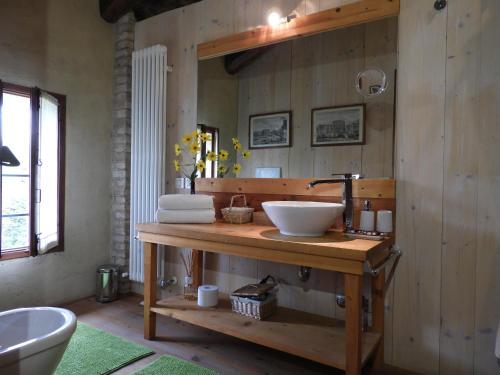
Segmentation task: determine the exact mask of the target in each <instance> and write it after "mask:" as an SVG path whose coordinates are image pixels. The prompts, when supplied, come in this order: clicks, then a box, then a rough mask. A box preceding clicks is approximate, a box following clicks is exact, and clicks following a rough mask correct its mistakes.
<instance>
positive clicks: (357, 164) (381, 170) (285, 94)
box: [200, 18, 397, 178]
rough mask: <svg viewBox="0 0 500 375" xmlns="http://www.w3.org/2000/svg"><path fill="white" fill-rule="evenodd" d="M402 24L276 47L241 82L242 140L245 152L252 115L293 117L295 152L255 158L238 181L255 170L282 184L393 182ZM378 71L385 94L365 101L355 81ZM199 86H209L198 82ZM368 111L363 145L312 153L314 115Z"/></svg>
mask: <svg viewBox="0 0 500 375" xmlns="http://www.w3.org/2000/svg"><path fill="white" fill-rule="evenodd" d="M396 44H397V19H396V18H388V19H384V20H381V21H377V22H373V23H370V24H366V25H360V26H355V27H350V28H347V29H341V30H335V31H330V32H326V33H323V34H318V35H314V36H310V37H307V38H302V39H298V40H294V41H290V42H284V43H280V44H277V45H275V46H273V48H272V49H271V50H270V51H268V52H266V54H265V55H264V56H262V57H260V58H259V59H258V60H257V61H254V62H253V63H252V64H251V65H249V66H247V67H246V68H244V69H243V70H242V71H241V72H240V73H239V74H238V88H239V105H238V137H239V139H240V141H241V142H242V144H243V145H244V146H245V147H246V146H247V145H248V135H249V134H248V126H249V125H248V119H249V116H250V115H254V114H261V113H269V112H277V111H287V110H291V111H292V147H290V148H275V149H264V150H253V151H252V157H251V158H250V159H249V160H241V158H240V160H239V162H240V163H242V165H243V166H244V168H243V172H242V174H241V177H253V176H255V169H256V168H257V167H281V170H282V175H283V177H284V178H287V177H289V178H304V177H330V176H331V175H332V173H344V171H349V172H352V173H361V174H363V175H364V176H365V177H368V178H377V177H392V176H393V141H394V126H393V125H394V118H393V114H394V96H395V93H394V76H395V74H394V73H395V69H396ZM372 66H377V67H380V68H382V69H384V71H385V72H387V75H388V81H389V85H390V86H389V87H388V90H387V92H386V93H385V94H384V95H382V96H380V97H377V98H373V99H370V100H366V99H365V98H363V97H362V96H361V95H359V94H358V93H357V91H356V88H355V86H354V80H355V77H356V74H357V73H358V72H359V71H362V70H363V69H365V68H366V67H372ZM200 81H204V80H203V79H201V78H200ZM359 103H366V145H363V146H330V147H311V110H312V109H313V108H321V107H331V106H340V105H351V104H359Z"/></svg>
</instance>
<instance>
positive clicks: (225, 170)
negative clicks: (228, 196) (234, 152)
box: [217, 164, 227, 175]
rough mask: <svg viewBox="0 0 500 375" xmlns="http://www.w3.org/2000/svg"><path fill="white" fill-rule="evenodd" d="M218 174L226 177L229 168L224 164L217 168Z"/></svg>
mask: <svg viewBox="0 0 500 375" xmlns="http://www.w3.org/2000/svg"><path fill="white" fill-rule="evenodd" d="M217 172H219V173H220V174H222V175H224V174H226V172H227V167H226V166H225V165H224V164H221V165H219V166H218V167H217Z"/></svg>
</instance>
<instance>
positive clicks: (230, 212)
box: [221, 194, 253, 224]
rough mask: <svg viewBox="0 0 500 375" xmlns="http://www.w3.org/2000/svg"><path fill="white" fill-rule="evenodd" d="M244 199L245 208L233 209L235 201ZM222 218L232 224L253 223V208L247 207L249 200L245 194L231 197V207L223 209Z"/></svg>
mask: <svg viewBox="0 0 500 375" xmlns="http://www.w3.org/2000/svg"><path fill="white" fill-rule="evenodd" d="M241 197H243V202H244V206H243V207H233V203H234V199H235V198H241ZM221 212H222V217H223V218H224V220H225V221H227V222H228V223H231V224H244V223H249V222H251V221H252V213H253V208H249V207H247V198H246V197H245V195H244V194H240V195H234V196H232V197H231V205H230V206H229V207H226V208H223V209H221Z"/></svg>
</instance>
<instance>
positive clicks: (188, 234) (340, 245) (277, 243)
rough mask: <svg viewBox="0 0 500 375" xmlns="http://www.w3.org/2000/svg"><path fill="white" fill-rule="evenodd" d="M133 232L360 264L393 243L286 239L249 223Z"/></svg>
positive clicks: (329, 237)
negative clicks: (358, 262)
mask: <svg viewBox="0 0 500 375" xmlns="http://www.w3.org/2000/svg"><path fill="white" fill-rule="evenodd" d="M136 229H137V231H138V232H139V239H141V240H143V241H146V242H147V241H148V239H147V238H146V237H148V236H145V235H144V234H152V235H156V236H166V237H180V238H185V239H193V240H200V241H209V242H217V243H221V244H227V245H239V246H248V247H253V248H255V247H258V248H263V249H270V250H279V251H281V252H292V253H298V254H303V255H315V256H321V257H327V258H337V259H345V260H355V261H361V262H363V261H366V260H370V259H372V256H373V255H375V254H376V253H380V250H385V249H388V248H389V247H390V245H392V244H393V243H394V240H393V238H386V239H384V240H380V241H375V240H365V239H352V238H348V237H346V236H344V235H343V233H341V232H335V231H329V232H327V233H326V234H325V235H324V236H322V237H290V236H285V235H282V234H280V232H279V231H278V229H277V228H275V227H271V226H261V225H255V224H253V223H249V224H229V223H225V222H217V223H214V224H160V223H145V224H137V226H136ZM377 258H378V257H377Z"/></svg>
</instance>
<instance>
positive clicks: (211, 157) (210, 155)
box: [207, 151, 217, 161]
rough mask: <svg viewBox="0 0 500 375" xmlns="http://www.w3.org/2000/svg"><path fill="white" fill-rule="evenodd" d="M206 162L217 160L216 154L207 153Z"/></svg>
mask: <svg viewBox="0 0 500 375" xmlns="http://www.w3.org/2000/svg"><path fill="white" fill-rule="evenodd" d="M207 160H210V161H216V160H217V154H216V153H215V152H213V151H209V152H208V153H207Z"/></svg>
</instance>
